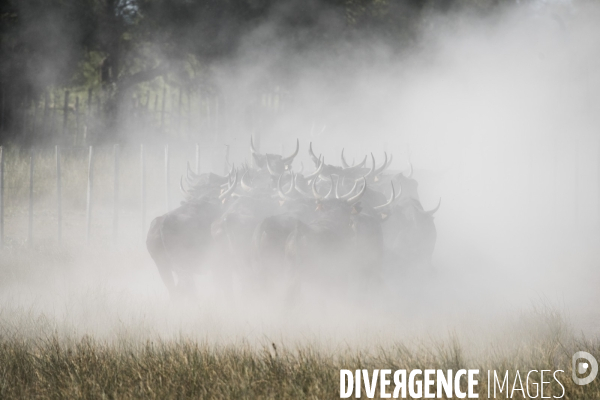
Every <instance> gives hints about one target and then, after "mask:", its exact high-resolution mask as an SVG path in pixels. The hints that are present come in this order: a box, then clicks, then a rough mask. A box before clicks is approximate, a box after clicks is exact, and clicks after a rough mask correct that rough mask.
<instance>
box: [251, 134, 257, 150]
mask: <svg viewBox="0 0 600 400" xmlns="http://www.w3.org/2000/svg"><path fill="white" fill-rule="evenodd" d="M250 151H251V152H252V154H254V153H256V154H259V153H258V151H256V149H255V148H254V139H253V138H252V135H250Z"/></svg>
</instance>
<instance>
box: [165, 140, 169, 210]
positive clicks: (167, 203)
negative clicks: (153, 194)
mask: <svg viewBox="0 0 600 400" xmlns="http://www.w3.org/2000/svg"><path fill="white" fill-rule="evenodd" d="M165 205H166V206H167V211H166V212H169V145H168V144H167V145H165Z"/></svg>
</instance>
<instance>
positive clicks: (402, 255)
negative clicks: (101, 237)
mask: <svg viewBox="0 0 600 400" xmlns="http://www.w3.org/2000/svg"><path fill="white" fill-rule="evenodd" d="M252 150H253V156H254V159H255V161H257V163H258V161H263V160H264V161H265V162H264V163H263V164H262V166H261V165H259V166H258V169H250V168H248V167H246V168H245V169H244V170H242V171H238V172H236V173H235V175H233V173H234V172H235V171H234V168H232V170H231V172H230V174H229V175H228V176H227V177H218V176H216V175H214V174H210V175H206V176H198V175H195V174H193V173H191V176H190V172H188V185H190V186H191V188H190V190H189V191H186V195H187V197H188V198H187V200H186V201H185V202H183V203H182V205H181V206H180V207H179V208H177V209H175V210H173V211H171V212H169V213H167V214H165V215H163V216H161V217H158V218H156V219H155V220H154V221H153V222H152V224H151V227H150V230H149V232H148V236H147V241H146V243H147V248H148V251H149V253H150V255H151V256H152V258H153V259H154V261H155V263H156V265H157V267H158V270H159V273H160V276H161V278H162V280H163V282H164V284H165V286H166V287H167V288H168V289H169V291H170V293H171V294H172V295H181V294H184V295H187V294H192V293H193V283H192V282H193V279H192V274H193V273H194V272H197V271H198V269H199V268H200V267H202V266H203V265H206V264H209V263H210V262H211V260H213V261H214V260H215V258H213V257H217V259H216V260H218V261H217V262H216V263H213V264H215V265H219V268H221V267H235V268H238V269H240V270H241V271H246V272H248V271H252V272H254V273H255V272H259V276H260V273H262V274H263V276H269V275H273V274H276V273H277V272H281V271H282V270H286V269H287V270H289V271H291V272H292V276H293V277H294V279H296V280H297V281H303V280H306V279H308V278H309V277H317V278H319V279H321V278H327V277H332V278H333V279H334V280H338V281H340V280H342V281H343V280H345V279H347V278H351V277H354V278H355V279H359V280H362V281H364V282H367V281H376V279H375V280H374V279H369V278H378V277H380V276H381V272H382V265H383V263H384V259H385V260H386V262H387V263H388V264H390V265H398V266H410V265H416V264H422V263H425V264H428V265H430V264H431V255H432V253H433V249H434V246H435V241H436V230H435V225H434V223H433V213H434V212H435V211H437V208H436V209H435V210H432V211H429V212H427V211H424V210H423V208H422V207H421V205H420V203H419V201H418V194H417V192H416V181H414V179H412V178H411V177H410V175H409V176H408V177H406V176H404V175H402V174H396V175H393V176H392V175H388V176H385V175H384V174H382V172H383V171H384V169H385V168H386V167H387V165H389V162H388V159H387V155H386V160H385V161H384V163H383V165H382V166H381V167H379V168H376V166H375V159H374V157H372V165H371V167H370V168H365V167H364V165H365V162H364V161H363V162H362V163H361V164H359V165H357V166H356V167H348V166H347V163H344V164H345V166H344V167H334V166H329V165H326V164H325V163H324V159H322V158H321V157H318V159H317V160H314V158H315V157H314V158H313V161H315V165H316V167H317V169H316V170H315V172H314V173H312V174H309V175H307V176H306V177H304V176H303V175H302V174H294V173H293V172H292V168H291V162H292V161H293V157H294V156H295V155H296V154H297V153H298V146H297V147H296V151H295V152H294V154H293V155H292V156H291V157H288V158H283V157H281V156H276V157H275V156H273V155H261V154H259V153H257V152H256V151H255V150H254V149H252ZM311 155H312V149H311ZM267 156H270V157H267ZM273 160H275V162H273ZM390 160H391V158H390ZM343 161H344V160H343ZM274 170H277V171H274ZM411 172H412V168H411ZM238 173H239V174H240V175H241V187H237V183H238ZM276 173H279V175H275V174H276ZM361 174H364V176H363V177H362V178H357V176H360V175H361ZM244 176H245V177H246V179H244ZM208 178H210V179H208ZM389 183H392V185H389ZM257 184H258V185H259V186H256V185H257ZM281 185H284V186H288V189H285V190H283V188H282V187H281ZM394 185H396V187H399V188H403V187H406V188H407V189H408V190H406V192H405V191H404V190H401V194H400V195H398V196H396V195H395V192H394ZM367 186H370V187H367ZM390 186H391V187H392V193H391V197H390V200H389V201H388V202H386V203H385V204H382V203H384V202H385V201H386V200H385V199H386V195H384V192H385V191H386V189H385V188H388V187H390ZM334 189H335V190H334ZM182 190H184V189H183V182H182ZM311 191H312V194H311V193H310V192H311ZM325 192H327V194H326V195H325V194H324V193H325ZM341 193H346V194H343V195H342V194H341ZM438 208H439V205H438ZM225 264H226V265H225Z"/></svg>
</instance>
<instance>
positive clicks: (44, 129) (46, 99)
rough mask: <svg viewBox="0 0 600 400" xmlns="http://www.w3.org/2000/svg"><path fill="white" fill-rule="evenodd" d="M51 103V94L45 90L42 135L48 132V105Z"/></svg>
mask: <svg viewBox="0 0 600 400" xmlns="http://www.w3.org/2000/svg"><path fill="white" fill-rule="evenodd" d="M49 104H50V94H49V93H48V90H44V115H43V117H42V129H41V130H42V135H47V134H48V105H49Z"/></svg>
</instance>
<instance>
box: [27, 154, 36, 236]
mask: <svg viewBox="0 0 600 400" xmlns="http://www.w3.org/2000/svg"><path fill="white" fill-rule="evenodd" d="M33 154H34V153H33V147H32V148H31V149H30V150H29V224H28V230H27V243H28V245H29V246H31V245H32V244H33Z"/></svg>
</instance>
